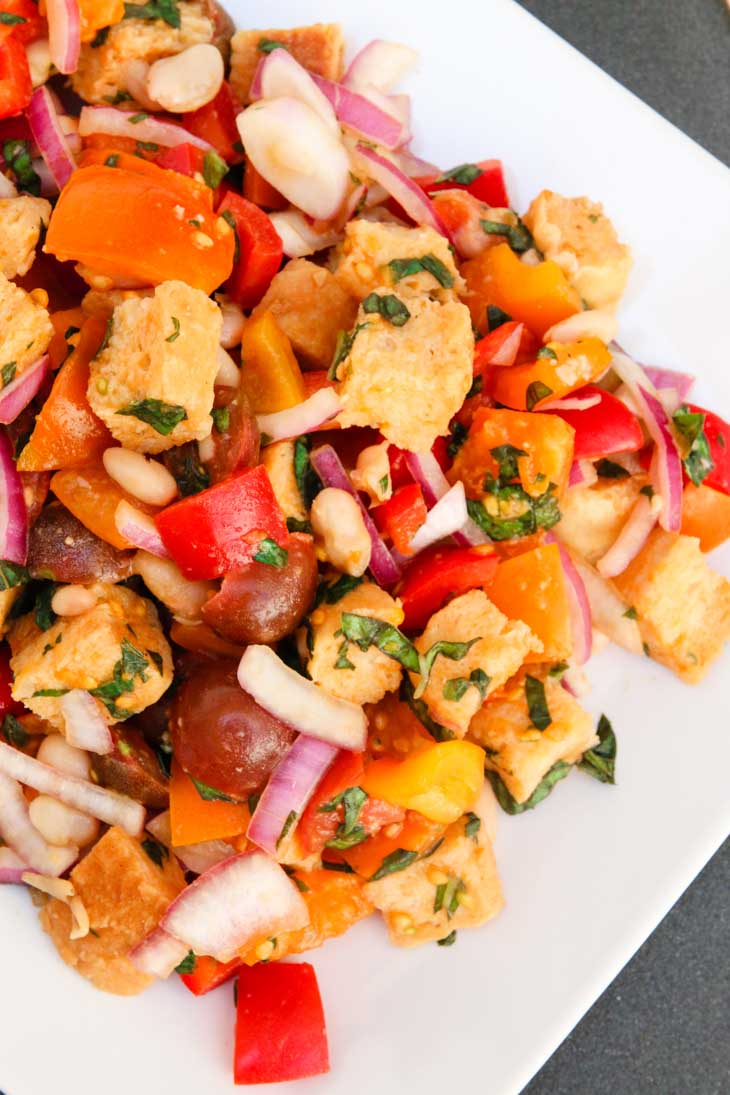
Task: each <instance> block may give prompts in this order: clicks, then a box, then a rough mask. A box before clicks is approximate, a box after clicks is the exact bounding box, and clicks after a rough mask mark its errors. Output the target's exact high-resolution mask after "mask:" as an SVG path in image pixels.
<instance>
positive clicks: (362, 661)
mask: <svg viewBox="0 0 730 1095" xmlns="http://www.w3.org/2000/svg"><path fill="white" fill-rule="evenodd" d="M343 612H352V613H355V615H358V616H373V617H375V618H376V619H378V620H384V621H385V623H389V624H393V625H394V626H395V627H398V625H399V624H401V623H402V622H403V610H402V609H401V606H400V602H399V601H394V600H393V598H392V597H391V596H390V595H389V594H388V593H386V592H385V590H384V589H381V588H380V587H379V586H376V585H375V584H374V582H369V581H365V582H362V583H361V584H360V585H359V586H357V587H356V588H355V589H352V590H350V592H349V593H346V594H345V596H344V597H341V598H340V600H339V601H336V602H335V604H327V603H326V601H325V602H323V603H322V604H320V605H318V606H317V608H315V610H314V611H313V612H312V614H311V616H310V617H309V625H310V628H311V639H310V648H311V653H310V657H309V662H308V663H307V671H308V673H309V675H310V677H311V678H312V680H313V681H314V683H315V684H318V685H319V686H320V688H323V689H324V690H325V692H329V694H330V695H331V696H337V697H339V699H342V700H349V701H350V702H351V703H377V702H378V700H380V699H382V698H383V696H384V695H385V694H386V692H394V691H395V689H396V688H397V687H398V685H399V684H400V679H401V667H400V665H399V663H398V662H397V661H395V660H394V659H393V658H389V657H388V655H387V654H383V653H381V651H380V650H378V648H377V647H375V646H371V647H369V648H368V649H367V650H360V648H359V647H358V646H357V645H356V644H355V643H347V642H345V641H344V640H343V637H342V635H341V634H337V632H339V631H340V628H341V627H342V613H343ZM343 646H344V647H346V650H345V651H344V654H345V655H346V660H347V661H349V662H350V663H351V664H352V666H353V667H354V668H352V669H348V668H342V669H338V668H336V663H337V662H338V661H341V660H344V659H343V658H342V656H341V655H342V652H343Z"/></svg>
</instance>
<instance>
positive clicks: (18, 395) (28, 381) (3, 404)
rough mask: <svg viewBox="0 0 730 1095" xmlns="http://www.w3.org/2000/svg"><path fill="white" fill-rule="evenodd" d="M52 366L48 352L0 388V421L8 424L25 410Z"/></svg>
mask: <svg viewBox="0 0 730 1095" xmlns="http://www.w3.org/2000/svg"><path fill="white" fill-rule="evenodd" d="M50 367H51V361H50V358H49V357H48V354H44V355H43V357H39V358H38V360H37V361H34V362H33V364H32V365H29V366H28V368H27V369H25V370H24V371H23V372H22V373H21V374H20V376H18V377H16V378H15V380H11V381H10V383H9V384H8V385H7V387H5V388H2V389H1V390H0V422H2V423H3V424H4V425H8V424H9V423H10V422H14V421H15V419H16V418H17V417H18V415H19V414H20V412H21V411H24V410H25V408H26V407H27V406H28V404H29V403H30V401H31V399H32V398H33V396H34V395H36V393H37V392H38V390H39V388H40V386H41V384H42V383H43V381H44V380H45V378H46V375H47V373H48V372H49V371H50Z"/></svg>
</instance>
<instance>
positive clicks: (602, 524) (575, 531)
mask: <svg viewBox="0 0 730 1095" xmlns="http://www.w3.org/2000/svg"><path fill="white" fill-rule="evenodd" d="M645 482H646V480H645V478H644V477H643V476H637V475H632V476H631V477H630V478H629V479H599V480H598V482H597V483H595V484H594V485H593V486H591V487H570V488H569V489H568V490H566V492H565V494H564V495H563V497H562V500H561V502H560V514H561V516H560V524H559V525H558V526H557V527H556V529H555V531H556V532H557V534H558V537H559V538H560V539H561V540H562V542H563V543H564V544H567V546H568V547H569V548H571V549H572V550H573V551H575V552H577V553H578V555H581V556H582V557H583V558H584V559H585V560H586V561H587V562H589V563H596V562H597V561H598V560H599V559H600V558H602V557H603V556H604V555H605V554H606V552H607V551H608V549H609V548H610V547H611V545H612V544H613V543H614V541H615V540H616V539H617V538H618V535H619V533H620V532H621V529H622V528H623V526H624V524H625V523H626V520H627V518H628V516H629V514H630V513H631V510H632V509H633V508H634V504H635V503H636V501H637V499H638V497H639V491H640V490H641V487H642V486H643V485H644V483H645Z"/></svg>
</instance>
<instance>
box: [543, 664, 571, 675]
mask: <svg viewBox="0 0 730 1095" xmlns="http://www.w3.org/2000/svg"><path fill="white" fill-rule="evenodd" d="M569 668H570V666H569V665H568V663H567V662H556V663H555V665H551V666H550V668H549V669H548V677H562V675H563V673H565V671H566V670H567V669H569Z"/></svg>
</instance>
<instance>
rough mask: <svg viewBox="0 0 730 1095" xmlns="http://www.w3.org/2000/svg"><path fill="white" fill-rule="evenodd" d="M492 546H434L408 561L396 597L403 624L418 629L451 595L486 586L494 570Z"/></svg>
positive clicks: (455, 595) (497, 561) (494, 560)
mask: <svg viewBox="0 0 730 1095" xmlns="http://www.w3.org/2000/svg"><path fill="white" fill-rule="evenodd" d="M498 563H499V558H498V556H497V555H496V554H495V553H494V551H493V550H492V549H491V547H488V546H486V545H485V546H480V547H469V548H451V547H433V548H429V549H427V550H426V551H424V552H422V553H421V554H420V555H419V556H418V558H417V559H416V560H415V562H413V563H411V565H410V566H409V568H408V570H407V571H406V573H405V576H404V578H403V581H402V582H401V586H400V590H399V592H398V596H399V597H400V599H401V601H402V602H403V612H404V614H405V615H404V620H403V627H405V628H407V629H408V630H414V631H420V630H421V629H422V628H423V627H425V626H426V624H427V623H428V621H429V620H430V618H431V616H433V614H434V612H438V610H439V609H440V608H441V607H442V606H443V605H444V604H445V602H446V601H447V600H448V599H450V598H451V597H457V596H459V594H461V593H468V592H469V590H471V589H486V588H487V587H488V586H489V585H490V583H491V581H492V579H493V578H494V573H495V571H496V569H497V564H498Z"/></svg>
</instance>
